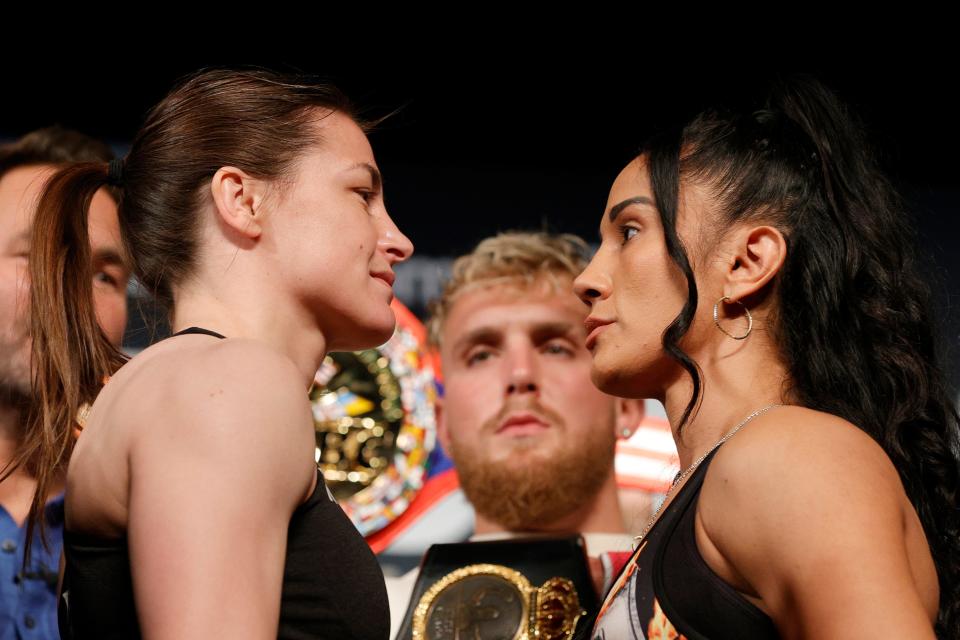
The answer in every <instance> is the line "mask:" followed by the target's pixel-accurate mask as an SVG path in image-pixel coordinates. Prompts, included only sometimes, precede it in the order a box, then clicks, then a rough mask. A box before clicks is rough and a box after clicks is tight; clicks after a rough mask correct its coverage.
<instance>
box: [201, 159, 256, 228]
mask: <svg viewBox="0 0 960 640" xmlns="http://www.w3.org/2000/svg"><path fill="white" fill-rule="evenodd" d="M266 186H267V185H266V183H264V181H263V180H258V179H256V178H254V177H252V176H251V175H249V174H248V173H246V172H245V171H243V170H242V169H238V168H236V167H220V168H219V169H217V172H216V173H215V174H213V178H212V179H211V181H210V195H211V196H212V198H213V205H214V208H215V209H216V212H217V218H218V220H219V221H220V222H221V223H222V224H224V225H226V227H227V228H228V229H230V230H231V231H233V232H235V233H237V234H239V235H240V236H241V237H243V238H246V239H249V240H256V239H257V238H259V237H260V233H261V232H262V231H263V227H262V225H261V224H260V217H258V215H257V211H259V210H260V205H261V204H262V202H263V199H264V197H265V195H266V193H265V191H266Z"/></svg>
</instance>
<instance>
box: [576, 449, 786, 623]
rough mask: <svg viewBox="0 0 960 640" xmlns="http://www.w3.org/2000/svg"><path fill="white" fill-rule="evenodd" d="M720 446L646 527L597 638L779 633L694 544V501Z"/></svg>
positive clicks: (613, 591)
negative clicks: (655, 519) (648, 528)
mask: <svg viewBox="0 0 960 640" xmlns="http://www.w3.org/2000/svg"><path fill="white" fill-rule="evenodd" d="M714 455H716V451H714V452H713V453H711V454H710V455H709V456H707V458H706V459H705V460H704V461H703V462H702V463H700V466H699V467H698V468H697V469H696V470H695V471H694V472H693V474H692V475H691V476H690V479H689V480H688V481H687V483H686V484H685V485H684V486H683V488H682V489H681V490H680V492H679V493H678V494H677V495H676V497H675V498H674V500H673V502H671V503H670V505H669V506H667V508H666V509H665V510H664V512H663V514H662V515H661V516H660V519H659V520H658V521H657V523H656V524H655V525H654V526H653V527H652V528H651V529H650V531H649V532H648V533H647V537H646V539H645V540H643V541H642V542H641V544H640V547H639V548H638V549H637V551H636V553H635V554H634V556H633V558H631V561H630V562H628V563H627V566H626V567H625V568H624V570H623V573H621V574H620V577H619V578H618V579H617V581H616V582H615V583H614V586H613V587H612V588H611V591H610V595H609V597H608V598H607V599H606V603H605V604H604V606H603V608H601V610H600V613H599V614H598V616H597V620H596V623H595V625H594V628H593V635H592V636H591V638H593V640H621V639H629V640H643V639H647V638H676V637H677V634H682V635H683V636H685V637H686V638H688V640H701V639H707V638H709V639H710V640H726V639H729V640H754V639H757V640H765V639H768V638H770V639H775V638H779V637H780V635H779V634H778V632H777V629H776V627H775V626H774V624H773V621H772V620H771V619H770V617H769V616H767V615H766V614H765V613H764V612H763V611H761V610H760V609H759V608H757V607H756V606H755V605H754V604H753V603H752V602H750V601H748V600H747V599H746V598H744V597H743V596H742V595H740V594H739V593H738V592H737V591H736V590H735V589H734V588H733V587H731V586H730V585H729V584H727V583H726V582H724V581H723V580H721V579H720V577H719V576H717V574H716V573H714V572H713V570H712V569H711V568H710V567H709V566H708V565H707V563H706V561H704V559H703V556H702V555H700V551H699V549H697V541H696V535H695V532H694V520H695V517H696V513H697V501H698V500H699V498H700V490H701V488H702V487H703V479H704V477H705V476H706V473H707V469H708V468H709V466H710V462H711V461H712V460H713V457H714Z"/></svg>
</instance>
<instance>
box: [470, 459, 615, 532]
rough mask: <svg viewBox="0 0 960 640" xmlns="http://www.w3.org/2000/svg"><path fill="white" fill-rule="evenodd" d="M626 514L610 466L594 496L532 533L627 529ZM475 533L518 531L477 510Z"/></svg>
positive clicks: (532, 530) (533, 530)
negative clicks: (622, 508) (621, 510)
mask: <svg viewBox="0 0 960 640" xmlns="http://www.w3.org/2000/svg"><path fill="white" fill-rule="evenodd" d="M626 530H627V529H626V527H625V526H624V523H623V514H622V513H621V512H620V502H619V500H618V499H617V480H616V477H615V476H614V474H613V470H612V469H611V472H610V474H609V475H608V476H607V479H606V480H605V481H604V483H603V485H602V486H601V487H600V491H598V492H597V495H596V496H595V498H594V499H593V500H591V501H589V502H588V503H587V504H585V505H583V506H582V507H580V508H579V509H577V510H576V511H573V512H571V513H568V514H567V515H565V516H563V517H562V518H559V519H557V520H554V521H553V522H546V523H544V524H543V525H542V526H538V527H536V528H535V529H531V530H530V531H529V532H530V533H558V534H559V533H625V532H626ZM474 533H476V534H477V535H490V534H498V533H515V532H514V531H511V530H510V529H507V528H506V527H504V526H502V525H501V524H499V523H497V522H494V521H493V520H491V519H489V518H487V517H485V516H483V515H482V514H479V513H478V514H476V524H475V526H474Z"/></svg>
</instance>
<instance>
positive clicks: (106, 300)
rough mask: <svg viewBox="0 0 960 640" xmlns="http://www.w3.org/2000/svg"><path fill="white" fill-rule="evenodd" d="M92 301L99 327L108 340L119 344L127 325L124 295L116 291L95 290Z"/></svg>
mask: <svg viewBox="0 0 960 640" xmlns="http://www.w3.org/2000/svg"><path fill="white" fill-rule="evenodd" d="M93 302H94V307H95V309H96V313H97V322H98V323H99V324H100V328H101V329H103V332H104V333H105V334H106V336H107V338H108V339H109V340H110V342H112V343H113V344H116V345H119V344H120V343H121V341H122V340H123V331H124V329H126V326H127V300H126V296H125V295H121V294H119V293H116V292H95V293H94V297H93Z"/></svg>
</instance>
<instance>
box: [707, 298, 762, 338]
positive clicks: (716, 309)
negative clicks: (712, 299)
mask: <svg viewBox="0 0 960 640" xmlns="http://www.w3.org/2000/svg"><path fill="white" fill-rule="evenodd" d="M721 302H732V303H735V304H738V305H740V306H741V307H742V308H743V312H744V313H746V314H747V332H746V333H745V334H743V335H742V336H735V335H733V334H732V333H730V332H729V331H727V330H726V329H724V328H723V327H721V326H720V313H719V310H720V303H721ZM713 324H715V325H717V329H720V331H723V332H724V333H725V334H727V335H728V336H730V337H731V338H733V339H734V340H746V339H747V336H749V335H750V332H751V331H753V316H752V315H750V309H747V305H745V304H743V303H742V302H740V301H739V300H731V299H730V298H728V297H727V296H723V297H722V298H720V299H719V300H717V302H716V303H715V304H714V305H713Z"/></svg>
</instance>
